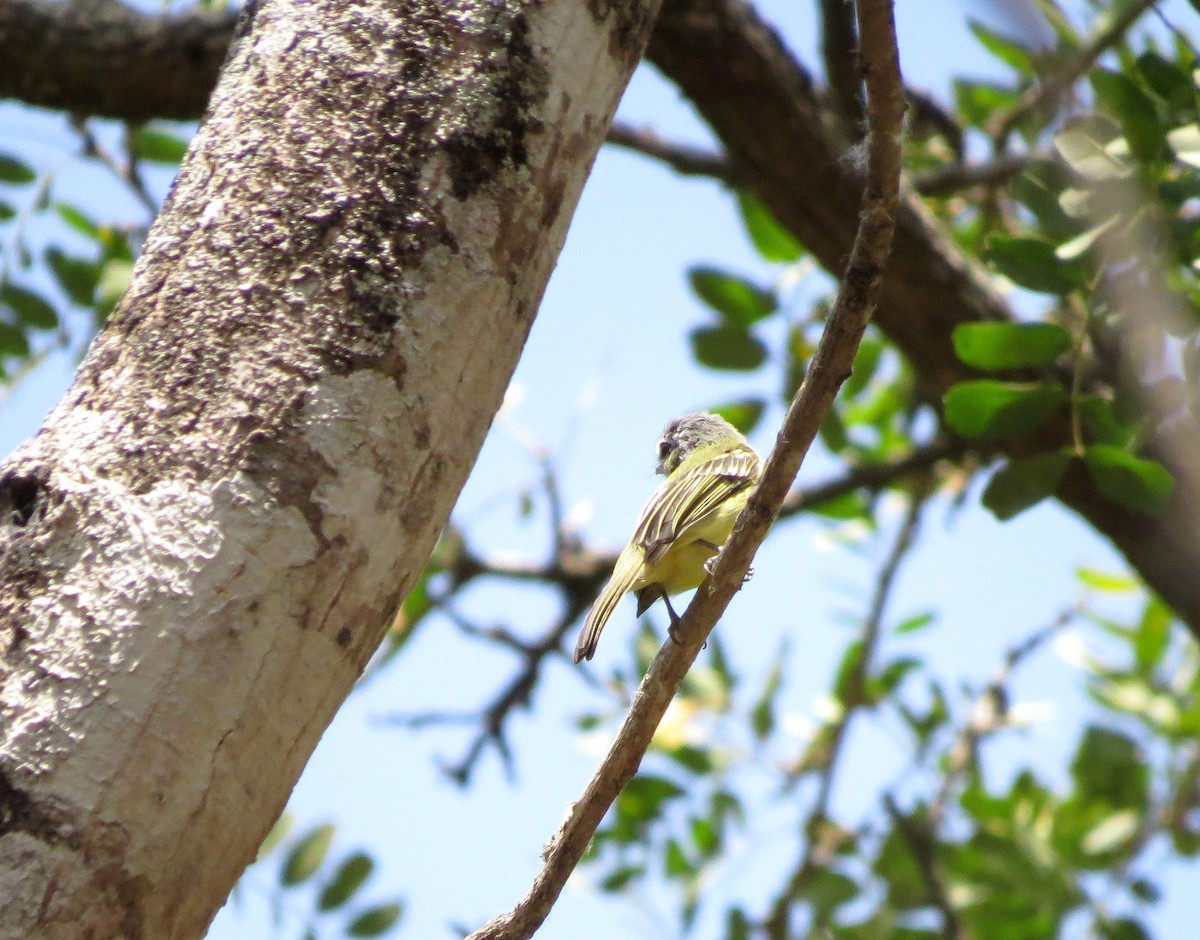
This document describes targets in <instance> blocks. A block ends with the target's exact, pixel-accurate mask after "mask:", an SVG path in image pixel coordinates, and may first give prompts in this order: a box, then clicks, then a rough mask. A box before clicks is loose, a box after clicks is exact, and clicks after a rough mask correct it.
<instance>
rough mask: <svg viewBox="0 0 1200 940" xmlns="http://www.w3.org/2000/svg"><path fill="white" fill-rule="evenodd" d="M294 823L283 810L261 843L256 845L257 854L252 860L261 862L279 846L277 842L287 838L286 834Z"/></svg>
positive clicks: (290, 815)
mask: <svg viewBox="0 0 1200 940" xmlns="http://www.w3.org/2000/svg"><path fill="white" fill-rule="evenodd" d="M294 823H295V819H294V818H293V817H292V814H291V813H288V812H284V813H283V814H282V815H281V816H280V817H279V818H278V819H277V820H275V825H273V826H272V827H271V831H270V832H268V833H267V837H266V838H265V839H263V840H262V845H260V846H259V847H258V854H257V855H255V856H254V861H256V862H261V861H262V860H263V859H264V858H266V857H267V856H268V855H270V854H271V853H272V852H274V851H275V849H277V848H278V847H279V843H281V842H282V841H283V840H284V839H285V838H287V834H288V833H289V832H291V831H292V825H293V824H294Z"/></svg>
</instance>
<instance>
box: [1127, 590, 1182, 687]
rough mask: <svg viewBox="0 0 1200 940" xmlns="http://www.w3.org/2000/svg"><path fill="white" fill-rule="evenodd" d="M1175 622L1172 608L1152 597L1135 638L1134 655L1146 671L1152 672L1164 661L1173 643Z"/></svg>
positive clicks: (1143, 612) (1144, 611)
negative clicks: (1172, 625) (1172, 631)
mask: <svg viewBox="0 0 1200 940" xmlns="http://www.w3.org/2000/svg"><path fill="white" fill-rule="evenodd" d="M1173 620H1174V616H1173V615H1172V613H1171V608H1169V607H1168V606H1167V605H1166V604H1164V603H1163V602H1162V601H1161V600H1159V598H1158V597H1156V596H1154V595H1151V596H1150V599H1149V600H1148V601H1147V602H1146V609H1145V610H1143V611H1142V619H1141V620H1140V621H1138V625H1137V631H1136V632H1135V633H1134V637H1133V651H1134V655H1136V656H1137V662H1138V666H1140V667H1141V668H1142V669H1143V670H1144V671H1147V672H1148V671H1150V670H1151V669H1153V668H1154V667H1155V666H1157V665H1158V664H1159V663H1160V662H1161V661H1162V658H1163V654H1165V653H1166V651H1167V646H1168V645H1169V644H1170V642H1171V623H1172V621H1173Z"/></svg>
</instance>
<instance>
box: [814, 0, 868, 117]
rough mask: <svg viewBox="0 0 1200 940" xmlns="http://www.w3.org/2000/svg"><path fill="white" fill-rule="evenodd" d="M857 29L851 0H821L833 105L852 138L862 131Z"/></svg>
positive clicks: (823, 55)
mask: <svg viewBox="0 0 1200 940" xmlns="http://www.w3.org/2000/svg"><path fill="white" fill-rule="evenodd" d="M857 46H858V29H857V28H856V26H855V23H854V5H853V4H852V3H851V2H850V0H821V58H822V59H823V60H824V61H825V79H826V81H828V82H829V91H830V93H831V97H832V98H833V104H834V107H835V108H836V109H837V112H838V115H839V116H840V117H841V118H842V123H843V125H844V126H845V128H846V130H847V132H848V133H849V134H850V136H851V138H852V139H855V140H857V139H858V137H859V135H860V134H861V133H862V121H863V102H862V76H861V75H859V71H858V62H857V61H856V51H857Z"/></svg>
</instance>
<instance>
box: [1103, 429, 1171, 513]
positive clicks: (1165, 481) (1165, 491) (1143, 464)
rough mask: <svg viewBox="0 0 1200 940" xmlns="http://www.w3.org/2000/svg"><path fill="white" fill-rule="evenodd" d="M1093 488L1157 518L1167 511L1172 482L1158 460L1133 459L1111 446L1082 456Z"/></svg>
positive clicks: (1114, 500)
mask: <svg viewBox="0 0 1200 940" xmlns="http://www.w3.org/2000/svg"><path fill="white" fill-rule="evenodd" d="M1083 459H1084V462H1085V463H1086V464H1087V469H1088V474H1089V475H1090V476H1091V478H1092V482H1093V483H1095V484H1096V488H1097V489H1098V490H1100V492H1101V493H1103V494H1104V495H1105V496H1107V497H1108V498H1109V499H1111V500H1112V501H1113V502H1114V503H1119V504H1120V505H1122V506H1124V507H1125V508H1126V509H1132V510H1134V511H1135V512H1142V513H1146V514H1147V515H1151V516H1160V515H1162V514H1163V513H1164V512H1166V511H1167V507H1168V506H1169V505H1170V503H1171V495H1172V494H1173V493H1174V492H1175V481H1174V480H1173V479H1172V478H1171V474H1170V471H1168V470H1167V468H1166V467H1164V466H1163V465H1162V464H1161V463H1159V462H1158V461H1157V460H1147V459H1145V458H1143V457H1135V456H1134V455H1133V454H1131V453H1129V452H1128V451H1124V450H1122V449H1121V448H1119V447H1113V446H1112V445H1110V444H1093V445H1091V446H1090V447H1088V448H1087V450H1086V451H1085V452H1084V457H1083Z"/></svg>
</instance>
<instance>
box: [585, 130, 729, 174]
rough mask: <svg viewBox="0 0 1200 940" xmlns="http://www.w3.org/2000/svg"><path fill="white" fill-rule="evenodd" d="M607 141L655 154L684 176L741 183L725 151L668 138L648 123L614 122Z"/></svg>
mask: <svg viewBox="0 0 1200 940" xmlns="http://www.w3.org/2000/svg"><path fill="white" fill-rule="evenodd" d="M605 142H606V143H609V144H612V145H613V146H614V147H624V148H625V149H626V150H633V151H636V152H637V153H640V154H642V155H643V156H647V157H652V158H653V159H655V160H658V161H660V162H662V163H665V164H667V166H669V167H670V168H671V169H673V170H674V171H675V172H676V173H681V174H682V175H684V176H705V177H708V178H710V179H714V180H717V181H718V182H720V183H724V184H725V185H726V186H730V187H733V188H737V187H738V185H739V181H738V178H737V174H736V173H735V172H734V169H733V167H732V166H731V165H730V163H729V161H728V160H727V159H726V158H725V155H724V154H722V153H719V152H717V151H713V150H706V149H704V148H703V147H692V146H689V145H688V144H681V143H676V142H673V141H669V140H667V139H666V138H664V137H661V136H660V135H659V134H657V133H656V132H655V131H652V130H651V129H650V128H648V127H630V126H629V125H628V124H613V126H612V127H610V128H609V129H608V136H607V137H606V138H605Z"/></svg>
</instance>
